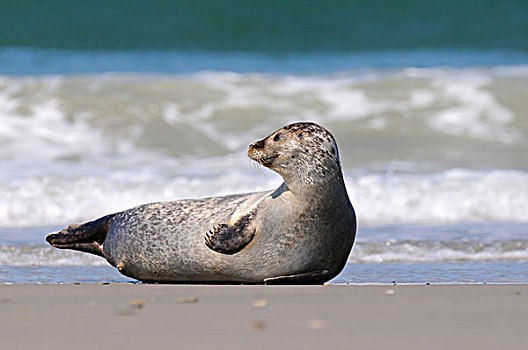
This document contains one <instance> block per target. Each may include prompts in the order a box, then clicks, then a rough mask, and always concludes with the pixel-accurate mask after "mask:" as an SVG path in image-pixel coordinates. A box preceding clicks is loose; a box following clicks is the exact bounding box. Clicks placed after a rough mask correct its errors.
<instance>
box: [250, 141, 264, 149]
mask: <svg viewBox="0 0 528 350" xmlns="http://www.w3.org/2000/svg"><path fill="white" fill-rule="evenodd" d="M249 148H250V149H251V148H253V149H261V148H264V140H260V141H255V142H253V143H252V144H251V145H249Z"/></svg>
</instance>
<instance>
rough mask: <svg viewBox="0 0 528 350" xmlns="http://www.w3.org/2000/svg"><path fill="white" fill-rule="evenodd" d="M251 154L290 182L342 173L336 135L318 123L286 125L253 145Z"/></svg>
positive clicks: (308, 181)
mask: <svg viewBox="0 0 528 350" xmlns="http://www.w3.org/2000/svg"><path fill="white" fill-rule="evenodd" d="M248 156H249V158H251V159H253V160H254V161H256V162H257V163H260V164H262V165H264V166H265V167H267V168H270V169H271V170H273V171H275V172H277V173H279V174H280V175H281V176H282V177H283V178H284V180H285V181H286V184H287V185H290V184H293V183H301V184H302V186H303V187H305V186H307V185H315V184H317V183H319V182H320V181H325V180H329V179H331V178H334V177H336V176H338V177H341V176H342V175H341V166H340V163H339V152H338V150H337V144H336V142H335V139H334V137H333V136H332V134H330V132H329V131H328V130H326V129H325V128H323V127H322V126H320V125H317V124H315V123H308V122H302V123H294V124H289V125H286V126H285V127H283V128H281V129H279V130H277V131H275V132H273V133H272V134H271V135H269V136H268V137H266V138H264V139H262V140H260V141H256V142H253V143H252V144H251V145H249V149H248Z"/></svg>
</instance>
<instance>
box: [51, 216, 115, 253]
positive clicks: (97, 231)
mask: <svg viewBox="0 0 528 350" xmlns="http://www.w3.org/2000/svg"><path fill="white" fill-rule="evenodd" d="M110 217H111V215H107V216H104V217H102V218H100V219H97V220H94V221H90V222H87V223H84V224H75V225H70V226H68V227H67V228H65V229H64V230H62V231H60V232H53V233H50V234H49V235H47V236H46V242H48V243H49V244H51V245H52V246H54V247H55V248H59V249H73V250H79V251H81V252H85V253H91V254H95V255H99V256H104V253H103V248H102V246H103V243H104V241H105V238H106V234H107V232H108V227H109V221H110V220H109V219H110Z"/></svg>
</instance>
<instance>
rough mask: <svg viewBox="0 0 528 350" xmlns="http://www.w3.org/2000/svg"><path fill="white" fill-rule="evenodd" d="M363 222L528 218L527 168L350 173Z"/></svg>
mask: <svg viewBox="0 0 528 350" xmlns="http://www.w3.org/2000/svg"><path fill="white" fill-rule="evenodd" d="M347 188H348V191H349V195H350V197H351V198H352V200H353V202H354V205H355V208H356V211H357V213H358V217H359V218H360V221H361V222H364V223H374V224H380V223H405V222H415V223H434V222H436V223H438V222H464V221H466V222H471V221H509V222H528V173H526V172H520V171H505V170H495V171H484V172H483V171H471V170H465V169H451V170H448V171H444V172H439V173H432V174H400V175H392V176H390V175H389V176H386V175H375V174H371V175H363V176H357V177H352V176H348V177H347Z"/></svg>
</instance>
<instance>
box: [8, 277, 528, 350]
mask: <svg viewBox="0 0 528 350" xmlns="http://www.w3.org/2000/svg"><path fill="white" fill-rule="evenodd" d="M0 311H1V312H0V334H1V338H0V339H2V340H1V344H2V345H3V347H6V348H21V347H23V348H29V347H36V346H40V347H42V345H45V347H54V348H59V349H63V348H64V349H65V348H71V347H72V346H75V348H79V349H84V348H86V349H88V348H93V346H94V343H99V344H105V346H127V347H132V348H139V347H143V346H153V345H154V346H162V347H164V348H167V347H169V346H170V347H171V348H182V347H192V348H204V347H206V346H207V347H209V346H212V345H213V346H214V347H215V349H218V348H220V349H232V348H233V347H235V348H236V347H238V346H251V347H252V348H257V349H259V348H291V347H293V346H296V347H297V346H302V347H304V348H318V347H319V348H320V347H321V346H325V347H327V346H329V345H330V346H332V347H334V348H338V349H341V348H352V347H358V346H359V348H365V347H370V348H381V347H389V346H390V347H391V348H393V349H408V348H421V347H427V348H445V347H447V346H452V347H453V346H454V347H456V348H479V349H496V348H508V349H517V348H519V349H521V348H523V347H524V346H525V344H526V342H528V334H527V333H526V331H525V325H526V323H527V321H528V285H523V284H500V285H498V284H465V285H435V284H432V285H330V286H262V285H259V286H255V285H244V286H233V285H152V284H150V285H149V284H136V283H108V284H106V283H105V284H101V283H82V284H59V285H57V284H54V285H37V284H11V285H6V284H4V285H0Z"/></svg>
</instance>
